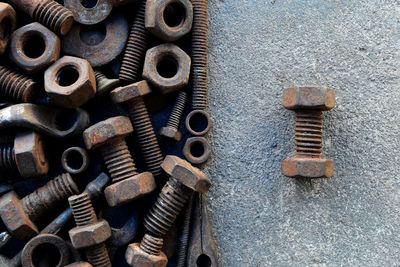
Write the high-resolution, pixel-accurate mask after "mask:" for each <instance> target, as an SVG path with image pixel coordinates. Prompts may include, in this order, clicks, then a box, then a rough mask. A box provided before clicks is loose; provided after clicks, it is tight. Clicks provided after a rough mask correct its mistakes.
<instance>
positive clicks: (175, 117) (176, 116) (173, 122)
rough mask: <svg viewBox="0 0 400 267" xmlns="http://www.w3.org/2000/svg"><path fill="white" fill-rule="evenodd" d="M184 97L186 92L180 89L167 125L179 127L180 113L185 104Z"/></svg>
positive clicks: (185, 97)
mask: <svg viewBox="0 0 400 267" xmlns="http://www.w3.org/2000/svg"><path fill="white" fill-rule="evenodd" d="M186 99H187V94H186V92H184V91H181V92H180V93H179V95H178V98H177V99H176V102H175V105H174V107H173V109H172V112H171V115H170V117H169V119H168V123H167V127H172V128H175V129H178V128H179V123H180V122H181V118H182V114H183V111H184V110H185V106H186Z"/></svg>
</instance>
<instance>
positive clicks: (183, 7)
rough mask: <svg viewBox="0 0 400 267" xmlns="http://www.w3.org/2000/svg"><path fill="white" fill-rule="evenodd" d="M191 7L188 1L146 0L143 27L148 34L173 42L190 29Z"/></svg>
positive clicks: (191, 19) (191, 20)
mask: <svg viewBox="0 0 400 267" xmlns="http://www.w3.org/2000/svg"><path fill="white" fill-rule="evenodd" d="M192 22H193V7H192V3H191V2H190V1H189V0H167V1H157V0H148V1H147V3H146V21H145V25H146V28H147V30H149V32H151V33H153V34H154V35H155V36H157V37H159V38H161V39H162V40H164V41H167V42H173V41H176V40H178V39H179V38H181V37H182V36H184V35H186V34H187V33H189V32H190V30H191V29H192Z"/></svg>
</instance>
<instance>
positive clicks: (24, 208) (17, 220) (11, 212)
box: [0, 174, 78, 239]
mask: <svg viewBox="0 0 400 267" xmlns="http://www.w3.org/2000/svg"><path fill="white" fill-rule="evenodd" d="M76 193H78V187H77V185H76V184H75V182H74V181H73V180H72V178H71V176H70V175H69V174H62V175H60V176H58V177H56V178H54V179H53V180H51V181H50V182H48V183H47V184H46V185H44V186H42V187H40V188H39V189H37V190H36V191H34V192H33V193H31V194H29V195H27V196H26V197H24V198H23V199H21V200H20V199H19V198H18V196H17V195H16V194H15V193H14V192H10V193H7V194H6V195H4V196H3V197H2V198H1V199H0V217H1V219H2V221H3V223H4V225H5V226H6V227H7V230H8V232H9V233H11V234H12V235H13V236H15V237H16V238H19V239H27V238H30V237H32V236H34V235H36V234H37V233H38V229H37V227H36V226H35V224H34V221H36V220H37V219H38V218H39V217H41V216H42V215H44V214H46V213H47V212H48V211H49V210H51V209H52V208H54V207H55V206H57V205H58V204H59V203H61V202H62V201H64V200H66V198H67V197H69V196H71V195H73V194H76Z"/></svg>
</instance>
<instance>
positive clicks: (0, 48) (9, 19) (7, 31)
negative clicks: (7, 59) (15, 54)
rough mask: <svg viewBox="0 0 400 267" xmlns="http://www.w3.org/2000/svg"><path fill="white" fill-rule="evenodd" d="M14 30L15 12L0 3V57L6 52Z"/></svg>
mask: <svg viewBox="0 0 400 267" xmlns="http://www.w3.org/2000/svg"><path fill="white" fill-rule="evenodd" d="M15 28H17V18H16V13H15V10H14V9H13V8H12V6H10V5H9V4H6V3H0V55H2V54H3V53H4V52H5V51H6V49H7V46H8V43H9V41H10V38H11V34H12V33H13V32H14V30H15Z"/></svg>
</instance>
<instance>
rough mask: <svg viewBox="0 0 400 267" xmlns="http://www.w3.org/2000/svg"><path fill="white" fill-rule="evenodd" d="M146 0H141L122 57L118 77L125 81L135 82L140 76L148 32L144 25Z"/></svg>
mask: <svg viewBox="0 0 400 267" xmlns="http://www.w3.org/2000/svg"><path fill="white" fill-rule="evenodd" d="M145 10H146V1H145V0H142V1H141V2H140V4H139V8H138V11H137V14H136V17H135V20H134V21H133V24H132V27H131V32H130V34H129V38H128V42H127V45H126V49H125V54H124V57H123V59H122V65H121V70H120V72H119V79H120V80H121V81H124V82H127V83H134V82H137V81H138V80H139V79H140V77H141V71H142V66H143V61H144V57H145V54H146V48H147V39H148V32H147V30H146V28H145V26H144V21H145Z"/></svg>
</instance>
